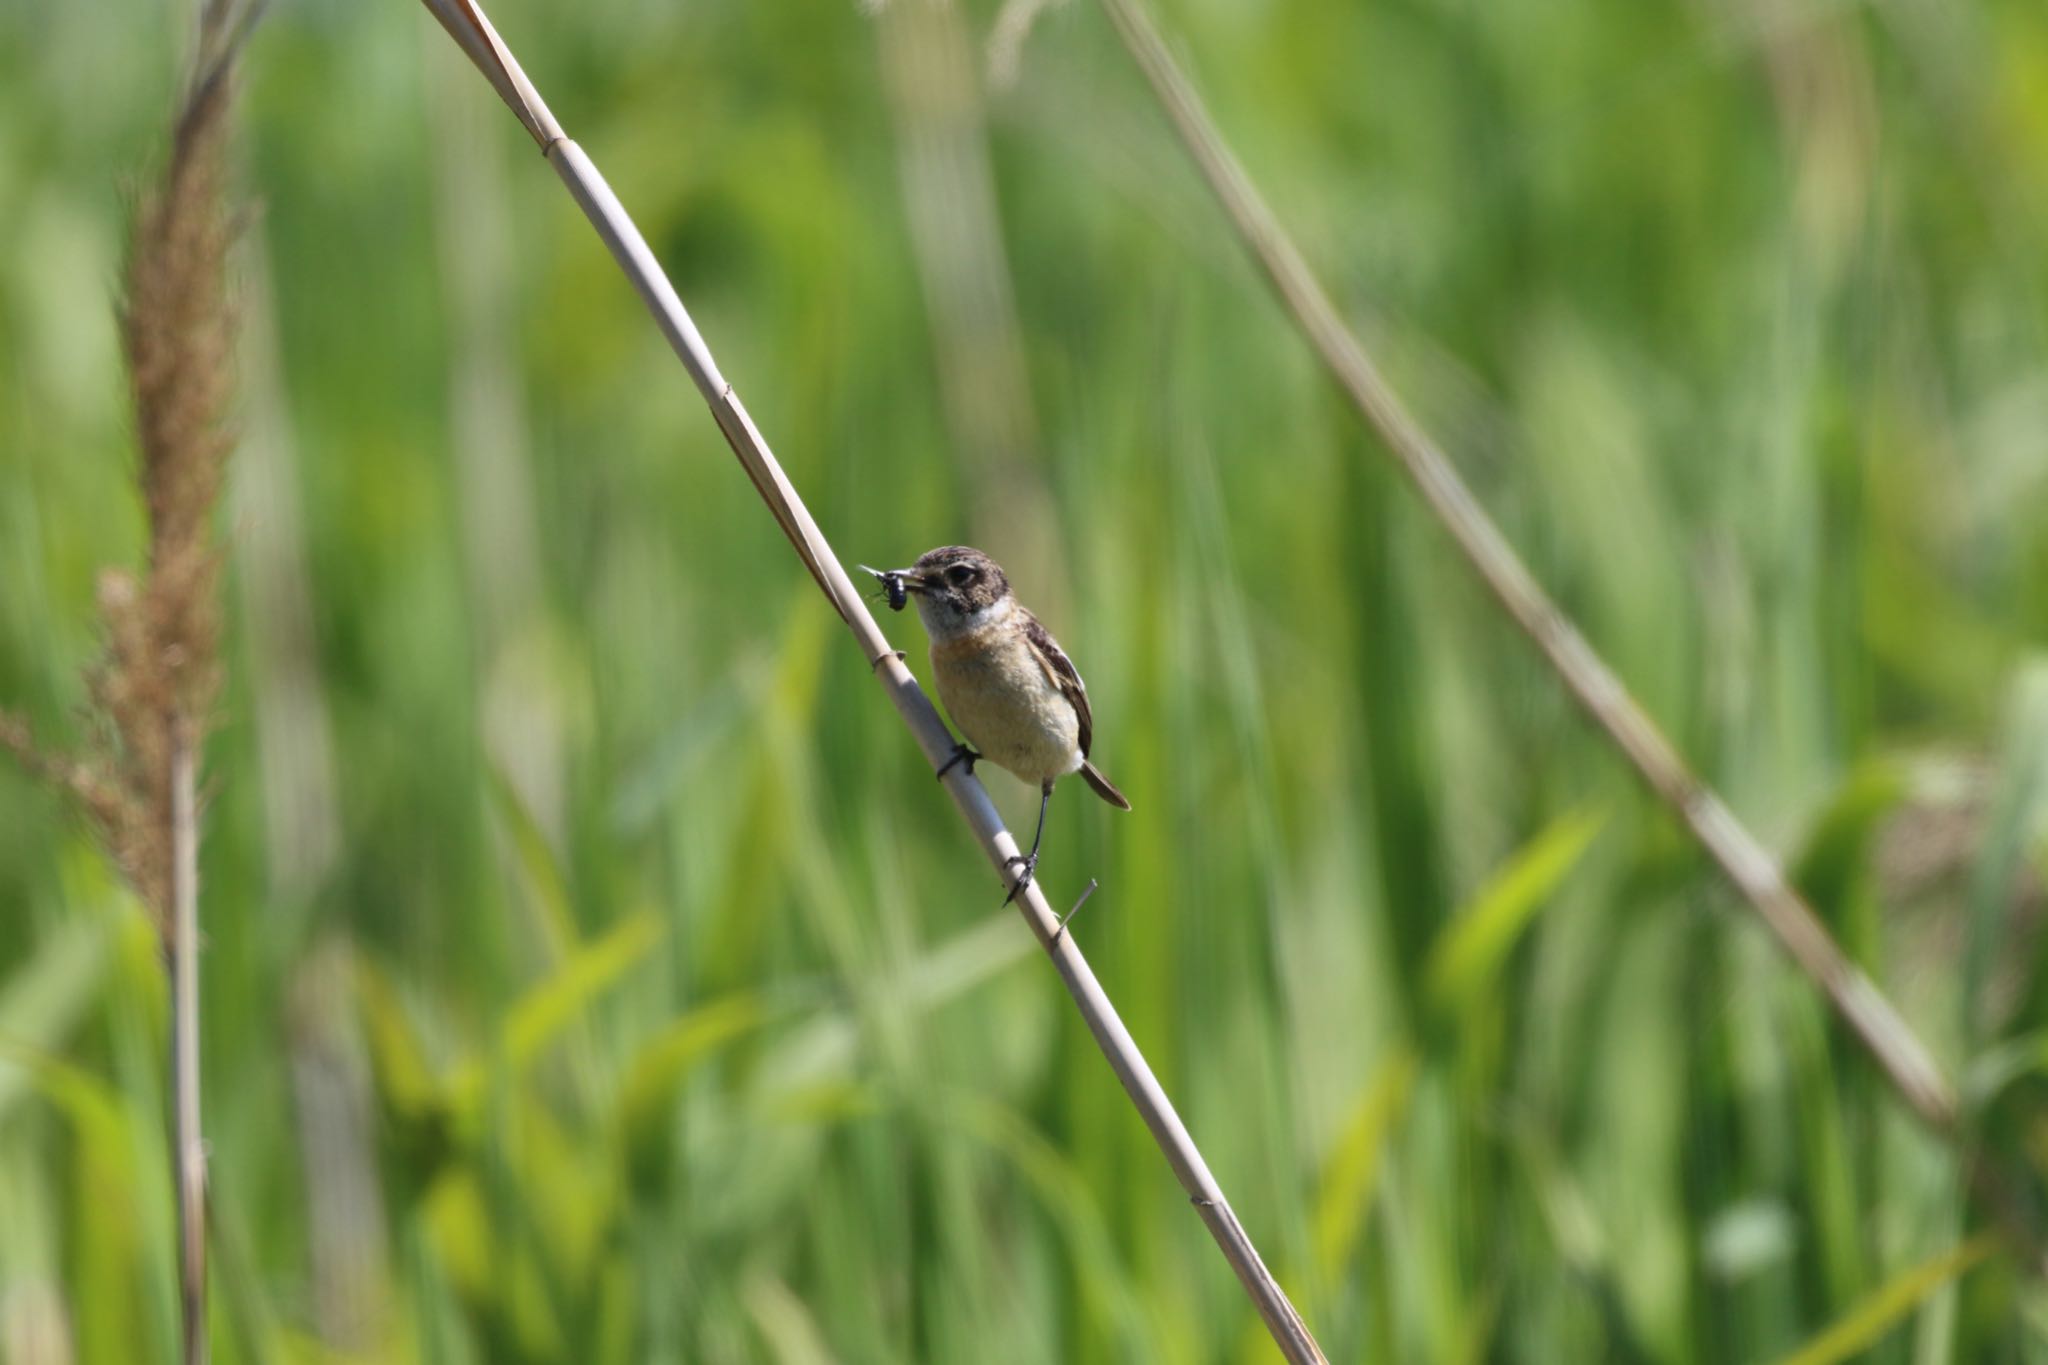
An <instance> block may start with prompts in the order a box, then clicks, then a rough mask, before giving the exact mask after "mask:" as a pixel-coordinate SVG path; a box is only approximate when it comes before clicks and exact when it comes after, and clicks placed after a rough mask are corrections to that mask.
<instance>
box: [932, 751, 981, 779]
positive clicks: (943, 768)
mask: <svg viewBox="0 0 2048 1365" xmlns="http://www.w3.org/2000/svg"><path fill="white" fill-rule="evenodd" d="M979 762H981V755H980V754H978V753H976V752H974V750H972V749H970V748H968V747H967V746H966V745H965V744H955V745H954V746H953V756H952V757H951V758H949V759H947V760H946V761H945V762H944V763H941V764H940V765H939V772H938V779H939V781H941V782H944V781H945V780H946V774H947V773H949V772H952V771H953V768H954V765H956V764H960V763H965V764H966V765H967V775H968V776H969V777H972V776H974V765H975V764H977V763H979Z"/></svg>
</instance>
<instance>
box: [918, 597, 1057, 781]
mask: <svg viewBox="0 0 2048 1365" xmlns="http://www.w3.org/2000/svg"><path fill="white" fill-rule="evenodd" d="M932 677H933V679H934V681H935V682H937V684H938V689H939V700H940V701H942V702H944V703H945V705H946V714H947V715H949V716H951V717H952V718H953V724H954V725H955V726H957V727H959V730H960V733H961V734H962V735H964V736H966V739H967V742H968V743H969V744H971V745H973V746H974V747H975V748H976V749H978V750H980V751H981V754H982V755H983V757H985V758H987V759H989V760H990V761H991V762H993V763H998V764H1000V765H1002V766H1003V767H1005V768H1007V769H1009V770H1010V771H1011V772H1013V773H1015V774H1016V775H1017V776H1019V777H1021V778H1023V779H1024V780H1025V781H1027V782H1033V783H1037V782H1044V781H1046V780H1048V779H1050V778H1054V777H1058V776H1060V775H1061V774H1062V773H1070V772H1073V771H1074V770H1075V769H1077V768H1079V767H1080V766H1081V747H1080V746H1081V725H1080V718H1079V717H1078V716H1076V715H1075V714H1074V707H1073V704H1072V703H1071V702H1069V701H1068V700H1067V699H1066V697H1065V695H1064V694H1062V693H1061V692H1060V690H1059V688H1057V687H1056V686H1054V685H1053V682H1052V679H1050V678H1049V677H1047V676H1046V672H1045V669H1044V667H1043V666H1042V665H1040V663H1039V662H1038V659H1037V656H1036V655H1034V654H1033V653H1032V652H1031V647H1030V645H1029V644H1028V643H1026V641H1025V639H1024V634H1023V632H1022V631H1021V630H1019V629H1018V628H1017V627H1016V625H1015V624H1014V622H1009V621H1005V622H1000V623H991V624H989V625H986V626H981V627H979V628H977V629H974V630H969V631H962V632H960V633H959V634H956V635H953V636H951V637H949V638H947V639H945V640H940V641H934V642H933V644H932Z"/></svg>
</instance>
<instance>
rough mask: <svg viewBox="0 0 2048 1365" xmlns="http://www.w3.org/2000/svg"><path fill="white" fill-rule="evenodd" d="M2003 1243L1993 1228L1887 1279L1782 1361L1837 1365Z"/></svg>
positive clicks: (1781, 1363) (1785, 1364)
mask: <svg viewBox="0 0 2048 1365" xmlns="http://www.w3.org/2000/svg"><path fill="white" fill-rule="evenodd" d="M1997 1246H1998V1243H1997V1240H1996V1239H1995V1238H1994V1237H1993V1236H1992V1235H1991V1234H1989V1233H1984V1234H1980V1235H1979V1236H1976V1237H1972V1238H1971V1239H1970V1240H1969V1241H1967V1242H1964V1243H1963V1244H1962V1245H1961V1246H1958V1247H1955V1248H1953V1249H1951V1250H1949V1251H1944V1252H1943V1253H1941V1255H1939V1256H1936V1257H1933V1258H1932V1259H1930V1260H1926V1261H1922V1262H1921V1263H1920V1264H1919V1265H1917V1266H1914V1267H1913V1268H1912V1269H1910V1270H1907V1271H1905V1272H1904V1273H1903V1274H1900V1275H1897V1276H1895V1277H1894V1278H1892V1279H1890V1280H1887V1281H1886V1282H1885V1283H1883V1284H1882V1285H1879V1286H1878V1287H1877V1289H1875V1290H1874V1291H1872V1292H1871V1293H1870V1294H1869V1295H1868V1296H1867V1297H1865V1298H1864V1299H1863V1300H1862V1301H1861V1302H1859V1303H1857V1304H1855V1305H1854V1306H1852V1307H1851V1308H1850V1309H1849V1311H1848V1312H1847V1313H1844V1314H1843V1315H1842V1316H1841V1318H1839V1319H1838V1320H1837V1321H1836V1322H1835V1323H1834V1324H1833V1325H1832V1326H1830V1327H1829V1328H1828V1329H1827V1330H1826V1331H1824V1332H1822V1333H1821V1334H1820V1335H1819V1336H1817V1337H1815V1338H1814V1339H1813V1340H1812V1341H1809V1342H1808V1343H1806V1345H1804V1346H1802V1347H1800V1348H1799V1349H1798V1350H1796V1351H1794V1352H1793V1353H1792V1354H1791V1355H1788V1356H1785V1357H1783V1358H1782V1359H1781V1360H1779V1361H1778V1365H1837V1362H1839V1361H1844V1360H1847V1359H1849V1358H1850V1357H1851V1356H1854V1355H1856V1354H1858V1353H1859V1352H1862V1351H1866V1350H1868V1349H1869V1348H1870V1347H1872V1346H1874V1345H1875V1344H1877V1342H1878V1341H1879V1340H1881V1339H1882V1338H1883V1337H1884V1335H1885V1334H1886V1333H1887V1332H1889V1331H1891V1330H1892V1328H1893V1327H1895V1326H1897V1325H1898V1323H1899V1321H1900V1319H1902V1318H1904V1317H1905V1316H1906V1315H1907V1314H1908V1313H1910V1312H1912V1311H1913V1310H1914V1309H1915V1308H1917V1307H1918V1306H1919V1305H1920V1303H1921V1301H1922V1300H1924V1299H1926V1298H1927V1296H1928V1295H1930V1294H1932V1293H1933V1292H1934V1291H1935V1290H1937V1289H1939V1288H1941V1287H1942V1286H1943V1285H1945V1284H1947V1283H1948V1282H1949V1281H1950V1280H1953V1279H1956V1278H1957V1277H1959V1276H1961V1275H1963V1274H1965V1273H1966V1272H1968V1271H1969V1270H1970V1269H1971V1268H1972V1267H1974V1266H1975V1265H1977V1264H1978V1262H1980V1261H1982V1260H1984V1258H1985V1257H1987V1256H1989V1255H1990V1254H1991V1253H1992V1252H1993V1251H1994V1250H1996V1249H1997Z"/></svg>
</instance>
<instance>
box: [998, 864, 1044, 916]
mask: <svg viewBox="0 0 2048 1365" xmlns="http://www.w3.org/2000/svg"><path fill="white" fill-rule="evenodd" d="M1013 863H1014V864H1016V865H1017V866H1018V867H1020V868H1022V869H1023V870H1022V871H1020V872H1019V873H1018V874H1017V880H1016V881H1014V882H1011V883H1010V894H1009V895H1007V896H1005V897H1003V904H1004V905H1008V904H1009V903H1010V902H1011V901H1013V900H1015V899H1017V897H1018V896H1019V895H1021V894H1023V891H1024V888H1025V887H1027V886H1029V885H1031V874H1032V873H1033V872H1036V871H1037V870H1038V855H1037V854H1036V853H1034V854H1032V855H1031V856H1030V857H1028V858H1026V857H1022V856H1020V855H1018V854H1015V853H1012V854H1011V855H1010V856H1009V857H1007V858H1005V859H1003V866H1004V867H1009V866H1010V865H1011V864H1013Z"/></svg>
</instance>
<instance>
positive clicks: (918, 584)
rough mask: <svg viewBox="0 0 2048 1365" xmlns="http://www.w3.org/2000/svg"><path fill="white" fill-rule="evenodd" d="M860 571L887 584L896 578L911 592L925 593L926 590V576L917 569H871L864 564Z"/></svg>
mask: <svg viewBox="0 0 2048 1365" xmlns="http://www.w3.org/2000/svg"><path fill="white" fill-rule="evenodd" d="M860 570H861V572H863V573H870V574H873V575H874V576H875V577H876V578H878V579H880V580H881V581H883V582H885V583H886V582H888V581H889V580H890V579H892V578H894V579H896V580H898V581H899V582H901V583H902V584H903V586H904V587H905V588H908V589H909V590H910V591H911V592H923V591H924V589H925V580H924V575H923V574H921V573H919V572H918V571H917V570H915V569H870V568H869V567H868V566H867V565H865V564H862V565H860Z"/></svg>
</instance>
